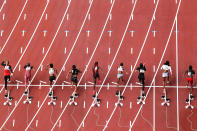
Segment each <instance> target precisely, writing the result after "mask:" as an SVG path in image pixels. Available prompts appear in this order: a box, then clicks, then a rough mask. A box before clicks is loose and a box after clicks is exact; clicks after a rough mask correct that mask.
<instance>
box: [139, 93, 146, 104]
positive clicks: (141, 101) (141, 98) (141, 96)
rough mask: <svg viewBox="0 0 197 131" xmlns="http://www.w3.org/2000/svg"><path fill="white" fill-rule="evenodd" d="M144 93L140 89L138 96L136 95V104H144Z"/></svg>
mask: <svg viewBox="0 0 197 131" xmlns="http://www.w3.org/2000/svg"><path fill="white" fill-rule="evenodd" d="M145 98H146V94H145V93H144V92H143V91H142V90H141V92H140V96H138V97H137V104H138V105H139V104H145V101H144V100H145Z"/></svg>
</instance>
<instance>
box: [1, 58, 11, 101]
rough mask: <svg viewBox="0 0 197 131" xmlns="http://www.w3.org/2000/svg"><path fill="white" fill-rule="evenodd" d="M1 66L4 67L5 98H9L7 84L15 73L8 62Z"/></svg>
mask: <svg viewBox="0 0 197 131" xmlns="http://www.w3.org/2000/svg"><path fill="white" fill-rule="evenodd" d="M1 65H2V66H3V67H4V81H5V97H7V95H8V90H7V82H10V76H12V75H13V71H12V67H11V65H10V64H9V61H8V60H5V61H3V62H2V63H1Z"/></svg>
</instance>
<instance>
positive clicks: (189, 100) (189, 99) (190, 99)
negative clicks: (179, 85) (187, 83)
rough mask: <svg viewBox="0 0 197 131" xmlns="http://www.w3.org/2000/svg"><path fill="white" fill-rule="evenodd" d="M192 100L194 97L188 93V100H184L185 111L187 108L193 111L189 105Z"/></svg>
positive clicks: (192, 107)
mask: <svg viewBox="0 0 197 131" xmlns="http://www.w3.org/2000/svg"><path fill="white" fill-rule="evenodd" d="M192 100H194V96H193V95H192V94H191V93H189V98H188V99H185V102H186V103H187V105H186V106H185V108H186V109H188V108H191V109H194V106H193V105H191V101H192Z"/></svg>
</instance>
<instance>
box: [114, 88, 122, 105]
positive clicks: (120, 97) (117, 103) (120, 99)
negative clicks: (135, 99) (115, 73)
mask: <svg viewBox="0 0 197 131" xmlns="http://www.w3.org/2000/svg"><path fill="white" fill-rule="evenodd" d="M116 96H117V97H118V101H117V102H116V103H115V106H118V105H120V106H121V107H122V106H123V103H122V102H121V101H122V100H123V99H124V97H123V96H122V95H121V92H120V90H117V91H116Z"/></svg>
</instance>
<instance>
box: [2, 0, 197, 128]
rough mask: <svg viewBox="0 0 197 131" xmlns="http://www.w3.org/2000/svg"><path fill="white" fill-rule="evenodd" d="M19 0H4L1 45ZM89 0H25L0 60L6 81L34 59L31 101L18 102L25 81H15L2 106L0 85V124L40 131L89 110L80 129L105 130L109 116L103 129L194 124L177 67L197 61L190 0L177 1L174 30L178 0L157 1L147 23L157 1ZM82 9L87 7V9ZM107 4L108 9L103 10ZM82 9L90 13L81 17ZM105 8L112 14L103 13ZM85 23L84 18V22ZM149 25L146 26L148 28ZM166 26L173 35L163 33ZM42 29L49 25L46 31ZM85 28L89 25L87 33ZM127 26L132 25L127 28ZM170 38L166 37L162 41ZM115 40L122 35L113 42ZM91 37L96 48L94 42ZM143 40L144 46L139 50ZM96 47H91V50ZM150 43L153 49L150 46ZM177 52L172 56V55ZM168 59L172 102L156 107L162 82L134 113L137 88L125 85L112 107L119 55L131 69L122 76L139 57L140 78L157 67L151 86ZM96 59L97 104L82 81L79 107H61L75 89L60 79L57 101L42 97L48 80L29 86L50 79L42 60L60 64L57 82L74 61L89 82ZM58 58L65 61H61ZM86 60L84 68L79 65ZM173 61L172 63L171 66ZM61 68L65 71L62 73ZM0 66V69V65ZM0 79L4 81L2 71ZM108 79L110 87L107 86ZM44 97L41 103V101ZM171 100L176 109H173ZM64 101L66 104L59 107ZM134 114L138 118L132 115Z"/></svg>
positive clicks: (74, 124)
mask: <svg viewBox="0 0 197 131" xmlns="http://www.w3.org/2000/svg"><path fill="white" fill-rule="evenodd" d="M25 2H26V0H23V1H17V0H12V1H10V0H7V1H6V4H5V5H4V6H3V8H2V11H1V12H0V22H1V23H2V24H0V30H4V32H3V34H2V36H0V37H1V39H0V47H1V48H0V49H2V47H3V46H4V44H5V42H6V40H7V39H8V36H9V35H10V33H11V31H12V29H13V27H14V25H15V23H16V21H17V19H18V17H19V14H20V13H21V11H22V9H23V7H24V4H25ZM90 2H91V1H89V0H84V1H77V0H70V3H68V1H63V0H61V1H58V2H56V1H52V0H50V1H49V3H48V4H47V1H46V0H42V1H40V0H34V1H31V0H29V1H28V2H27V5H26V6H25V8H24V11H23V12H22V15H21V17H20V19H19V21H18V23H17V25H16V28H14V30H13V33H12V35H11V36H10V38H9V39H8V42H7V44H6V45H5V48H4V49H3V50H2V54H0V55H1V57H0V60H1V61H3V60H5V59H8V60H9V61H10V63H11V65H12V67H13V68H14V69H15V70H14V76H13V79H12V82H11V84H16V82H15V81H14V80H20V81H23V80H24V70H23V66H24V65H25V64H26V63H27V62H31V63H32V65H33V66H34V67H35V69H34V70H33V72H32V73H33V75H32V76H34V77H33V78H34V79H33V81H32V83H31V85H30V87H29V88H30V95H31V96H32V97H33V100H32V104H23V101H24V100H25V97H24V96H23V95H22V94H23V92H24V86H22V85H20V86H19V89H16V86H11V85H10V86H9V87H8V89H10V90H11V96H13V97H14V99H13V101H12V103H13V105H12V106H3V102H4V101H5V99H4V98H3V95H4V90H3V91H2V92H1V93H0V95H1V96H0V97H1V98H2V99H0V105H1V111H0V114H1V117H0V126H2V125H3V124H5V125H4V126H3V128H2V130H17V131H18V130H25V129H27V130H39V131H41V130H51V129H52V127H53V126H54V130H77V129H78V127H79V126H80V123H83V122H82V121H83V119H84V117H85V116H87V117H85V119H84V123H83V124H82V126H81V128H80V130H85V131H92V130H99V131H100V130H103V129H104V127H105V126H106V121H107V120H109V121H108V122H109V123H108V125H107V127H106V128H105V129H106V130H108V131H119V130H125V131H128V130H129V128H130V124H133V126H132V128H131V130H132V131H139V130H143V131H152V130H153V131H173V130H178V129H177V128H179V130H180V131H195V130H197V127H196V125H195V123H196V120H195V118H196V115H197V114H196V109H195V108H194V110H190V109H185V105H186V104H185V99H186V98H187V97H188V90H187V89H186V88H181V87H182V86H185V84H186V83H185V79H184V77H183V74H184V71H185V70H186V69H187V68H188V65H189V64H191V65H193V67H194V69H196V66H197V63H196V62H195V60H193V58H195V56H196V44H195V43H196V41H197V39H196V37H195V36H196V35H197V34H196V30H195V29H196V28H197V27H196V24H195V23H196V19H195V16H196V13H195V12H197V9H196V7H195V5H196V1H195V0H191V1H183V0H182V2H181V4H180V10H178V15H177V25H178V29H177V30H178V31H177V32H176V26H174V28H173V29H172V26H173V22H174V19H175V16H176V12H177V9H178V5H179V2H180V0H177V3H176V0H174V1H170V0H168V1H162V0H160V1H159V3H158V7H157V10H156V12H155V19H154V20H153V22H152V24H150V23H151V20H152V17H153V13H154V10H155V8H156V2H158V1H157V0H155V3H154V0H148V1H147V0H138V1H137V2H136V6H135V7H134V2H135V0H133V1H132V0H124V1H120V0H116V1H115V2H114V5H113V7H112V3H111V2H113V1H110V0H109V1H106V0H102V1H96V0H94V1H93V3H92V6H91V7H90V5H91V4H90ZM2 5H3V1H0V9H1V6H2ZM88 9H90V10H89V13H88ZM110 9H111V10H112V11H111V15H109V12H110ZM132 10H134V11H133V19H132V20H131V22H130V23H129V26H128V30H127V32H126V34H125V37H124V38H123V34H124V31H125V28H126V26H127V24H128V21H129V17H130V15H131V14H130V13H131V12H132ZM65 13H66V15H65V18H64V17H63V16H64V14H65ZM87 13H88V17H86V14H87ZM42 14H43V15H42ZM108 15H109V16H110V17H109V19H108V20H107V17H108ZM25 16H26V17H25ZM3 17H4V19H3ZM62 20H63V21H62ZM83 22H85V23H84V25H83ZM61 23H62V24H61ZM149 26H150V31H149V32H148V29H149ZM58 29H59V30H58ZM171 29H172V35H171V36H170V37H169V35H170V31H171ZM23 30H25V32H24V36H23V34H22V31H23ZM43 31H47V32H46V34H45V35H44V32H43ZM66 31H67V35H66ZM88 31H90V32H89V35H88ZM102 31H103V32H102ZM130 31H134V32H133V35H132V33H131V32H130ZM154 31H156V33H155V36H154ZM110 32H111V36H110ZM176 33H177V36H178V37H177V36H176ZM146 36H147V38H146ZM176 38H178V43H177V44H178V55H177V54H176ZM168 39H169V42H167V40H168ZM121 40H123V42H122V45H121V47H120V48H119V45H120V43H121ZM166 43H168V46H167V49H166V51H165V52H164V57H163V59H162V61H161V58H162V53H163V51H164V48H165V46H166ZM97 44H98V47H97V48H95V47H96V45H97ZM143 44H144V47H143V49H142V51H141V53H140V50H141V47H142V45H143ZM72 47H74V48H72ZM94 50H95V52H93V51H94ZM118 50H119V52H118V54H117V56H116V55H115V54H116V52H117V51H118ZM153 50H155V53H154V51H153ZM24 51H25V52H24ZM47 51H48V52H47ZM139 55H140V56H139ZM138 57H139V59H138ZM177 57H178V63H177V62H176V58H177ZM114 58H115V60H114V62H113V59H114ZM167 59H168V60H170V63H171V65H172V70H173V75H172V78H171V84H170V85H169V86H171V87H173V88H168V89H167V92H168V97H169V98H170V99H171V105H170V107H162V106H161V102H162V101H161V99H160V97H161V94H162V89H161V88H151V90H150V92H149V94H148V97H147V99H146V104H145V105H144V106H143V108H142V110H141V112H140V113H139V115H138V116H137V117H136V115H137V112H138V111H139V109H140V105H137V103H136V98H137V96H139V94H140V89H139V88H134V87H133V88H130V87H128V88H126V90H125V93H124V96H125V99H124V101H123V104H124V105H123V107H117V108H116V110H115V112H114V113H113V112H112V111H113V109H114V108H115V106H114V104H115V103H116V102H117V97H115V92H116V90H117V89H118V88H117V87H116V86H114V85H113V84H112V83H111V82H115V81H116V73H117V70H116V69H117V67H118V65H119V63H120V62H124V65H125V68H126V70H127V72H128V73H129V74H125V80H126V81H127V80H128V79H129V75H130V73H131V66H132V68H133V67H134V65H135V64H137V65H139V63H140V62H144V63H146V66H147V72H146V85H147V86H149V85H150V84H151V82H152V79H153V77H154V75H155V73H157V75H156V78H155V81H156V82H155V85H156V86H160V87H161V85H162V81H161V71H160V70H159V71H158V72H156V69H157V67H158V65H159V62H160V61H161V63H163V62H164V61H165V60H167ZM96 60H97V61H99V65H100V66H101V68H102V69H103V72H104V73H103V74H101V81H102V82H103V80H104V82H103V84H104V86H103V88H102V89H101V91H100V93H99V95H98V97H99V98H100V99H101V100H102V101H101V107H92V108H90V106H91V103H92V101H93V99H92V98H91V95H92V87H91V86H90V87H87V89H85V88H84V86H80V87H79V93H80V96H79V98H77V99H76V101H77V102H78V105H77V106H73V105H71V106H69V105H68V106H66V105H67V102H68V100H69V96H70V95H71V94H72V92H73V89H72V88H70V86H66V87H64V89H62V86H54V91H55V96H57V101H56V102H57V105H56V106H48V104H47V103H48V101H49V99H48V98H47V100H46V101H44V100H45V97H46V96H47V93H48V91H49V87H48V86H42V88H41V89H39V86H32V85H39V84H40V80H41V81H45V82H47V85H48V72H47V71H45V70H44V67H45V66H46V65H47V64H48V63H54V65H55V67H56V68H57V70H58V74H59V77H58V80H57V85H62V82H63V81H70V80H69V79H66V74H67V73H68V71H69V70H70V69H71V66H72V65H73V64H75V65H77V67H78V68H80V69H81V70H82V71H83V73H82V74H81V75H80V76H79V79H81V82H80V85H85V84H88V85H90V84H89V83H88V81H90V82H92V72H91V67H92V65H93V63H94V62H95V61H96ZM40 64H41V65H42V66H40ZM64 64H65V66H63V65H64ZM87 64H88V68H87V72H84V70H85V68H86V65H87ZM111 64H112V67H111V70H110V71H109V72H108V66H109V65H111ZM177 64H178V70H177V68H176V65H177ZM41 67H43V69H41ZM62 67H63V68H64V70H63V71H62V72H61V69H62ZM19 68H20V69H19ZM0 71H1V73H2V74H3V69H2V68H1V70H0ZM176 72H177V73H178V85H179V92H178V105H177V88H176V86H177V74H176ZM104 78H106V79H104ZM195 80H196V78H194V85H196V82H195ZM137 81H138V80H137V72H134V73H133V74H132V76H131V79H130V80H129V86H130V84H131V83H132V85H133V86H135V85H136V84H135V82H137ZM0 82H1V83H2V84H3V77H2V78H1V79H0ZM102 82H100V83H98V84H99V85H98V86H97V90H99V88H100V87H102V86H101V84H102ZM108 83H109V85H110V86H109V88H108V87H107V85H108ZM124 85H125V83H122V86H121V88H120V89H121V90H123V88H124ZM147 90H148V87H147V88H146V91H147ZM193 94H194V96H196V95H197V94H196V91H195V89H194V93H193ZM20 99H21V100H20ZM19 100H20V102H19V104H18V105H17V106H15V103H16V102H18V101H19ZM43 101H44V103H43V105H41V103H42V102H43ZM154 101H155V103H154ZM192 105H194V107H196V106H197V105H196V101H195V100H194V101H192ZM177 107H178V108H179V112H178V113H177ZM64 108H65V110H63V109H64ZM38 109H39V110H38ZM88 109H90V111H88ZM10 113H11V114H10ZM61 113H62V115H61V117H60V114H61ZM110 115H112V118H111V119H109V118H110ZM177 115H178V116H179V117H178V116H177ZM8 116H9V117H8ZM7 117H8V119H7V120H6V118H7ZM135 117H136V118H137V119H136V120H134V118H135ZM57 120H60V122H59V121H58V122H57V125H54V124H55V122H56V121H57ZM177 122H178V123H179V126H178V125H177ZM27 127H28V128H27Z"/></svg>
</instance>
